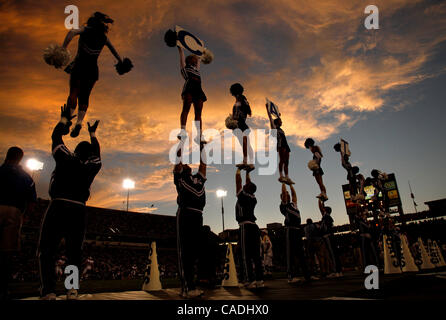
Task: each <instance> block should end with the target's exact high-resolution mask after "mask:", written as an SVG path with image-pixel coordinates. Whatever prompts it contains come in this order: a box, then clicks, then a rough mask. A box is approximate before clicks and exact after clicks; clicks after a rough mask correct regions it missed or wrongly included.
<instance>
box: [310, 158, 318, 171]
mask: <svg viewBox="0 0 446 320" xmlns="http://www.w3.org/2000/svg"><path fill="white" fill-rule="evenodd" d="M308 169H310V170H311V171H314V170H317V169H319V165H318V164H317V161H316V160H310V161H309V162H308Z"/></svg>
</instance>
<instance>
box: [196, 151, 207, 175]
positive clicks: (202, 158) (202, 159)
mask: <svg viewBox="0 0 446 320" xmlns="http://www.w3.org/2000/svg"><path fill="white" fill-rule="evenodd" d="M203 149H204V144H201V146H200V154H201V156H200V166H199V167H198V172H200V173H201V175H202V176H203V177H204V178H206V162H207V161H206V153H205V152H204V150H203Z"/></svg>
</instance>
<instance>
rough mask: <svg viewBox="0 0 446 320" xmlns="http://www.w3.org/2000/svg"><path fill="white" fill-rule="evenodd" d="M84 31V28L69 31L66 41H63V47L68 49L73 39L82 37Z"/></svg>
mask: <svg viewBox="0 0 446 320" xmlns="http://www.w3.org/2000/svg"><path fill="white" fill-rule="evenodd" d="M82 31H84V27H82V28H79V29H71V30H70V31H68V33H67V35H66V36H65V39H64V41H63V44H62V47H64V48H65V49H66V48H67V47H68V45H69V44H70V42H71V40H73V38H74V37H75V36H77V35H80V34H81V33H82Z"/></svg>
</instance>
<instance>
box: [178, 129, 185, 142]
mask: <svg viewBox="0 0 446 320" xmlns="http://www.w3.org/2000/svg"><path fill="white" fill-rule="evenodd" d="M186 137H187V132H186V130H184V129H181V131H180V133H178V135H177V138H178V140H183V139H186Z"/></svg>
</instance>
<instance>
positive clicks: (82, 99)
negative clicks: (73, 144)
mask: <svg viewBox="0 0 446 320" xmlns="http://www.w3.org/2000/svg"><path fill="white" fill-rule="evenodd" d="M95 83H96V80H88V79H85V80H83V81H82V82H81V83H80V90H79V113H78V115H77V122H76V125H75V126H74V128H73V130H72V131H71V134H70V135H71V136H72V137H73V138H75V137H77V136H78V135H79V132H80V130H81V128H82V121H83V120H84V118H85V114H86V113H87V109H88V104H89V101H90V94H91V90H93V87H94V84H95Z"/></svg>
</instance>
